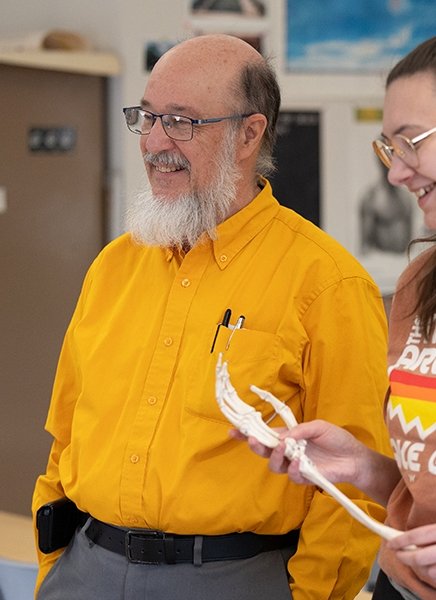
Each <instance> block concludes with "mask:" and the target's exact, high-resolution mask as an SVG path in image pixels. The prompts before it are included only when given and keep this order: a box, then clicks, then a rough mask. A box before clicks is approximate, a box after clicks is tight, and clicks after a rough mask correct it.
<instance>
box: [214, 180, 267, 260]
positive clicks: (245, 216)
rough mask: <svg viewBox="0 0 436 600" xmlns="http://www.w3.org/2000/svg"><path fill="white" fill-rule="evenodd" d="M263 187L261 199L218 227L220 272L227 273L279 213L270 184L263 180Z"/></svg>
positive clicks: (253, 201)
mask: <svg viewBox="0 0 436 600" xmlns="http://www.w3.org/2000/svg"><path fill="white" fill-rule="evenodd" d="M261 183H262V185H263V188H262V190H260V192H259V193H258V195H257V196H256V197H255V198H253V200H252V201H251V202H250V203H249V204H247V206H244V208H242V209H241V210H240V211H238V212H237V213H235V214H234V215H232V216H231V217H230V218H229V219H227V220H226V221H224V222H223V223H220V224H219V225H218V227H217V238H216V239H215V240H214V241H213V253H214V257H215V260H216V262H217V264H218V266H219V267H220V269H225V268H226V267H227V266H228V265H229V264H230V263H231V261H232V260H233V258H234V257H235V256H236V255H237V254H238V253H239V252H240V251H241V250H242V249H243V248H244V247H245V246H246V245H247V244H248V243H249V242H250V241H251V240H252V239H253V238H254V237H255V236H256V235H257V234H258V233H259V231H261V229H263V228H264V227H265V225H267V223H269V222H270V221H271V219H273V217H274V216H275V215H276V214H277V212H278V210H279V203H278V202H277V200H276V199H275V198H274V197H273V195H272V189H271V184H270V183H269V182H268V181H267V180H266V179H263V178H262V180H261Z"/></svg>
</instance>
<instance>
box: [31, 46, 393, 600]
mask: <svg viewBox="0 0 436 600" xmlns="http://www.w3.org/2000/svg"><path fill="white" fill-rule="evenodd" d="M279 106H280V91H279V87H278V85H277V81H276V77H275V74H274V72H273V70H272V68H271V66H270V65H269V63H268V61H267V60H265V59H264V58H263V57H262V56H261V55H260V54H259V53H258V52H257V51H256V50H254V49H253V48H252V47H251V46H249V45H248V44H247V43H245V42H244V41H242V40H240V39H238V38H236V37H232V36H227V35H205V36H200V37H197V38H193V39H190V40H187V41H185V42H182V43H181V44H179V45H177V46H175V47H174V48H172V49H171V50H169V51H168V52H167V53H166V54H165V55H163V56H162V57H161V59H160V60H159V61H158V62H157V64H156V65H155V67H154V68H153V71H152V72H151V75H150V78H149V80H148V82H147V85H146V88H145V92H144V95H143V97H142V99H141V101H140V105H139V106H133V107H128V108H125V109H124V114H125V118H126V123H127V126H128V128H129V129H130V130H131V131H132V132H134V133H135V134H138V135H139V138H138V139H139V142H140V149H141V153H142V156H143V160H144V165H145V169H146V174H147V179H148V184H147V186H144V191H143V192H141V193H140V194H138V197H137V198H136V199H135V200H134V201H132V203H131V204H130V206H129V210H128V215H127V225H128V231H127V233H125V234H124V235H122V236H120V237H119V238H118V239H116V240H114V241H113V242H111V243H110V244H108V246H107V247H106V248H105V249H104V250H103V251H102V252H101V254H100V255H99V256H98V257H97V258H96V260H95V261H94V263H93V264H92V266H91V268H90V270H89V272H88V274H87V276H86V279H85V282H84V286H83V290H82V293H81V296H80V298H79V301H78V305H77V308H76V310H75V313H74V315H73V318H72V321H71V324H70V326H69V328H68V331H67V333H66V336H65V341H64V344H63V348H62V352H61V356H60V359H59V366H58V370H57V374H56V380H55V384H54V389H53V397H52V401H51V405H50V410H49V414H48V419H47V425H46V427H47V430H48V431H49V432H50V433H51V434H52V436H53V447H52V450H51V453H50V457H49V462H48V466H47V472H46V473H45V474H44V475H42V476H41V477H39V479H38V481H37V484H36V488H35V493H34V498H33V508H34V511H35V512H36V511H37V510H38V509H39V508H40V507H41V506H42V505H45V504H46V503H48V502H50V501H53V500H56V499H58V498H62V497H67V498H69V499H70V500H72V501H73V503H74V504H75V505H76V506H77V507H78V508H79V509H80V510H81V511H82V516H84V519H82V523H81V525H79V526H78V527H77V529H76V531H75V533H74V535H73V537H72V539H71V541H70V542H69V544H68V547H67V548H66V549H63V548H59V549H57V550H54V551H53V552H49V551H47V549H46V553H42V552H40V553H39V556H40V574H39V579H38V588H37V589H38V592H37V598H38V600H55V599H59V598H62V600H73V599H78V598H81V599H82V598H83V599H85V600H91V599H92V600H100V599H101V600H121V599H123V600H133V599H134V600H138V599H139V598H141V599H143V600H148V599H150V600H173V599H176V598H177V600H188V599H189V600H204V598H208V600H218V599H219V600H222V599H223V598H226V599H232V598H235V599H238V600H248V599H249V600H253V598H256V600H270V599H271V598H274V599H275V600H282V599H283V600H285V599H289V598H294V600H303V599H310V600H325V599H326V598H337V599H339V598H340V599H350V600H351V599H352V598H354V596H355V595H356V593H357V592H358V591H359V590H360V588H361V587H362V585H363V584H364V582H365V579H366V577H367V575H368V572H369V569H370V566H371V563H372V560H373V558H374V554H375V552H376V549H377V545H378V540H377V539H376V538H375V536H374V535H373V534H371V533H369V532H368V531H367V530H366V529H364V528H363V527H362V526H360V525H359V524H357V523H356V522H355V521H354V520H353V519H352V518H351V517H350V516H349V515H348V513H346V512H345V511H344V510H343V509H342V508H341V507H340V506H339V505H337V504H336V503H335V501H334V500H333V499H332V498H329V497H328V496H327V495H325V494H324V493H322V492H321V491H320V490H318V489H316V488H315V487H309V486H308V487H302V486H296V485H294V484H292V483H289V481H288V480H287V478H286V477H283V478H280V477H277V476H276V475H273V474H271V473H270V472H269V470H268V467H267V465H266V464H264V461H262V460H261V459H259V458H258V457H256V456H254V455H253V454H252V453H251V452H250V451H249V450H248V449H247V448H246V445H245V444H243V443H240V442H239V441H237V440H234V439H231V438H230V437H229V435H228V430H229V424H228V422H227V421H226V420H225V418H224V417H223V415H222V414H221V412H220V410H219V408H218V405H217V402H216V399H215V394H214V384H215V366H216V362H217V359H218V355H219V354H220V353H223V354H224V355H225V359H226V360H227V361H228V364H229V369H230V373H231V376H232V381H233V383H234V384H235V387H236V388H237V390H238V392H239V393H240V394H241V396H242V397H243V398H244V400H248V401H249V402H250V403H251V404H253V406H255V407H256V408H257V409H259V410H261V411H262V412H263V415H264V418H265V419H267V420H269V421H270V423H271V424H272V425H274V424H276V423H278V422H280V421H279V420H277V421H275V420H274V415H272V414H271V413H268V409H267V408H266V407H263V406H262V405H261V404H260V403H259V399H257V400H256V397H255V396H254V395H253V393H252V392H251V391H250V389H249V386H250V384H252V383H255V384H256V385H258V386H260V387H262V388H264V389H267V390H269V391H271V392H272V393H273V394H274V395H275V396H277V397H278V398H280V399H281V400H283V401H285V402H286V403H288V405H289V406H290V407H291V408H292V410H293V412H294V414H295V415H296V416H297V418H298V419H299V420H306V419H307V420H310V419H314V418H323V419H327V420H329V421H332V422H334V423H337V424H338V425H341V426H342V427H345V428H347V429H349V430H351V431H352V432H353V433H354V434H355V435H356V436H357V437H358V438H359V439H361V440H362V441H364V442H365V444H366V445H367V446H370V447H372V448H375V449H377V450H379V451H386V452H387V440H386V437H385V433H384V425H383V421H382V400H383V397H384V394H385V391H386V387H387V379H386V367H385V360H386V322H385V315H384V310H383V305H382V302H381V296H380V293H379V291H378V289H377V287H376V286H375V284H374V282H373V281H372V280H371V278H370V277H369V276H368V274H367V273H366V272H365V271H364V270H363V269H362V267H361V266H360V265H359V264H358V263H357V262H356V261H355V260H354V259H353V258H352V257H351V256H350V255H349V254H348V253H347V252H346V251H345V250H344V249H343V248H342V247H341V246H340V245H339V244H338V243H337V242H335V241H334V240H332V239H331V238H330V237H329V236H328V235H327V234H325V233H324V232H322V231H321V230H320V229H318V228H317V227H315V226H314V225H313V224H312V223H310V222H308V221H306V220H304V219H303V218H302V217H300V216H299V215H297V214H296V213H295V212H293V211H292V210H289V209H287V208H284V207H282V206H280V205H279V203H278V202H277V200H275V198H274V197H273V194H272V190H271V186H270V184H269V182H268V180H267V179H266V176H267V175H268V173H269V172H270V171H271V169H272V168H273V164H272V158H271V155H272V149H273V143H274V137H275V126H276V120H277V115H278V111H279ZM345 491H346V492H347V493H348V495H349V496H350V497H352V498H353V499H354V500H357V501H358V502H359V504H360V506H361V507H363V508H364V509H365V510H367V511H368V512H369V513H371V514H372V516H376V517H378V518H382V517H383V511H382V509H381V508H380V507H379V506H378V505H376V504H375V503H374V502H372V501H371V500H369V499H368V498H366V497H365V496H364V495H363V494H361V493H360V492H358V491H357V490H355V489H351V488H348V489H345ZM40 533H41V531H40ZM49 550H53V548H49Z"/></svg>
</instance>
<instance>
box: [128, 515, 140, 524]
mask: <svg viewBox="0 0 436 600" xmlns="http://www.w3.org/2000/svg"><path fill="white" fill-rule="evenodd" d="M138 522H139V521H138V519H137V518H136V517H130V519H129V523H130V524H131V525H136V524H137V523H138Z"/></svg>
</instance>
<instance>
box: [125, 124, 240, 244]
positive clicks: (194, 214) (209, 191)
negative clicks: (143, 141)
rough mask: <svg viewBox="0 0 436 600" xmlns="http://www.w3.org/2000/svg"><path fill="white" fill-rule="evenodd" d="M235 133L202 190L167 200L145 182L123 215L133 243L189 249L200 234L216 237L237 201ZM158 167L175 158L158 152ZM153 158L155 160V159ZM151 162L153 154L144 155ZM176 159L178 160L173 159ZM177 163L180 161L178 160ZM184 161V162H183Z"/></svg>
mask: <svg viewBox="0 0 436 600" xmlns="http://www.w3.org/2000/svg"><path fill="white" fill-rule="evenodd" d="M235 137H236V136H235V133H234V132H233V130H230V131H229V133H228V134H227V135H226V136H225V139H224V140H223V147H222V151H221V152H220V153H219V154H218V155H217V156H216V159H215V162H216V173H215V175H214V177H213V178H212V181H211V182H210V184H209V185H208V186H207V187H206V188H205V189H202V190H200V189H198V190H193V191H192V192H191V193H187V194H182V195H180V196H179V197H178V198H171V199H168V198H166V197H165V196H156V195H154V194H153V192H152V190H151V187H150V184H149V183H148V180H147V181H146V183H145V186H144V187H145V189H143V190H141V191H140V192H139V193H138V194H137V195H136V197H135V199H134V201H133V202H132V203H131V205H130V206H129V208H128V209H127V213H126V226H127V229H128V231H130V232H131V234H132V236H133V238H134V240H135V241H136V242H138V243H141V244H146V245H149V246H161V247H165V248H171V247H180V248H181V247H184V248H192V247H193V246H194V245H195V244H196V243H197V242H198V240H199V239H200V238H201V236H202V235H203V234H206V235H207V236H208V237H209V238H211V239H214V238H215V230H216V227H217V225H219V223H221V222H222V221H224V220H225V219H226V218H227V217H228V215H229V211H230V208H231V207H232V205H233V203H234V201H235V199H236V184H237V182H238V180H239V179H240V173H239V171H238V169H237V168H236V166H235V150H236V148H235ZM157 156H158V157H159V161H160V163H161V164H174V162H175V159H174V156H171V154H170V153H166V152H161V153H159V154H158V155H157ZM157 156H156V155H154V158H155V159H156V158H157ZM144 158H145V159H146V160H147V159H148V160H152V159H153V156H152V155H146V156H145V157H144ZM176 160H177V159H176ZM179 160H180V159H179ZM182 160H183V159H182Z"/></svg>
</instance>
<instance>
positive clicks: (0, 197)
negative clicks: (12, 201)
mask: <svg viewBox="0 0 436 600" xmlns="http://www.w3.org/2000/svg"><path fill="white" fill-rule="evenodd" d="M7 210H8V200H7V196H6V188H5V187H4V186H1V185H0V215H2V214H3V213H5V212H6V211H7Z"/></svg>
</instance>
